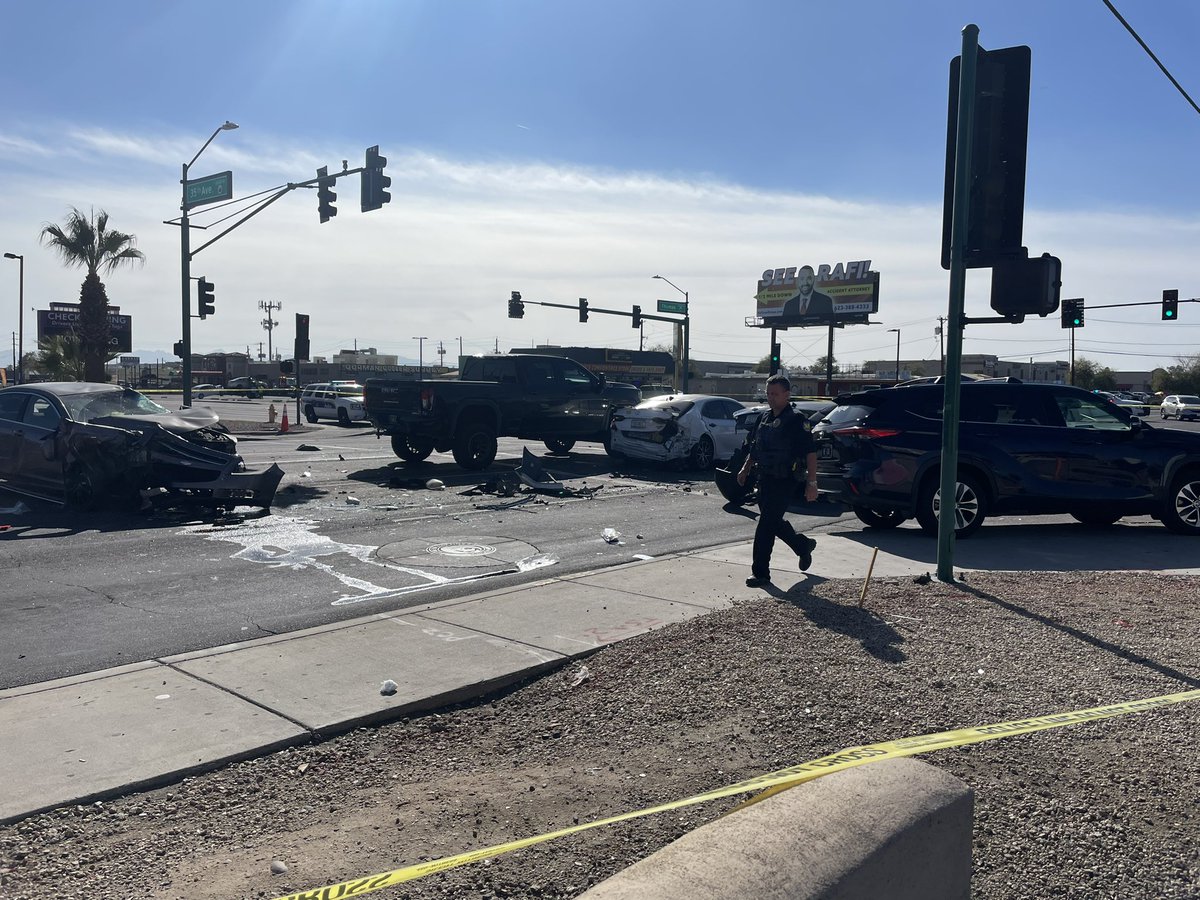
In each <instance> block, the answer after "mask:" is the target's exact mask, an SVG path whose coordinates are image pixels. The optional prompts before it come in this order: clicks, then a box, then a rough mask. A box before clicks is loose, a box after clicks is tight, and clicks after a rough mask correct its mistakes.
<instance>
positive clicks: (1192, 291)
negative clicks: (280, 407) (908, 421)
mask: <svg viewBox="0 0 1200 900" xmlns="http://www.w3.org/2000/svg"><path fill="white" fill-rule="evenodd" d="M1117 6H1118V8H1119V9H1121V11H1122V13H1123V14H1124V15H1125V16H1126V18H1127V19H1128V20H1129V21H1130V22H1131V24H1132V25H1133V26H1134V27H1135V28H1137V29H1138V31H1139V32H1140V33H1141V35H1142V37H1143V38H1144V39H1145V40H1146V41H1147V43H1148V44H1149V45H1150V46H1151V47H1152V48H1153V49H1154V51H1155V52H1156V53H1157V54H1158V55H1159V57H1160V58H1161V59H1162V60H1163V61H1164V62H1165V64H1166V65H1167V66H1168V67H1169V68H1170V69H1171V70H1172V72H1173V74H1174V75H1175V76H1176V78H1178V79H1179V81H1180V82H1181V83H1182V84H1183V85H1184V87H1185V88H1186V89H1188V90H1189V91H1190V92H1191V93H1192V94H1193V96H1198V97H1200V61H1197V59H1196V56H1195V53H1194V49H1193V48H1194V44H1195V41H1196V38H1197V36H1198V34H1200V6H1197V5H1196V4H1195V3H1192V2H1187V0H1161V2H1155V3H1145V2H1141V3H1135V2H1134V0H1120V2H1117ZM5 20H6V21H5V25H6V29H5V30H6V40H5V45H6V53H5V54H4V56H3V58H0V84H2V85H3V88H4V89H3V90H0V177H2V178H3V183H4V184H5V185H6V188H5V196H4V200H3V202H2V203H0V245H2V246H0V249H3V250H5V251H8V252H16V253H23V254H25V256H26V260H25V296H26V302H25V307H26V317H25V318H26V321H25V329H26V331H25V346H26V348H27V349H28V348H30V347H31V346H32V345H33V343H34V337H35V335H34V329H33V324H32V315H31V314H30V311H29V310H30V308H32V307H43V306H44V305H45V303H46V302H49V301H50V300H73V299H75V298H76V296H77V293H78V285H79V282H80V281H81V274H80V273H78V272H76V271H70V270H65V269H63V268H62V266H61V265H60V264H59V263H58V262H57V260H56V259H55V257H53V255H52V254H51V253H50V252H49V251H48V250H46V249H44V248H42V247H40V246H39V245H38V240H37V238H38V233H39V230H40V228H41V226H42V225H43V224H44V223H46V222H51V221H54V222H59V221H62V219H63V217H64V214H65V212H66V210H67V208H68V207H69V206H71V205H75V206H79V207H80V208H83V209H88V208H92V207H95V208H104V209H106V210H107V211H108V212H109V214H110V216H111V220H112V224H113V225H114V226H115V227H117V228H120V229H121V230H125V231H129V232H132V233H134V234H136V235H137V237H138V246H139V247H140V248H141V249H142V250H143V251H144V252H145V253H146V254H147V262H146V265H145V266H144V267H142V268H134V269H128V270H124V271H120V272H117V273H114V274H113V275H111V276H109V277H107V278H106V284H107V286H108V291H109V296H110V299H111V300H112V302H113V303H116V304H118V305H120V306H121V308H122V311H123V312H128V313H130V314H132V315H133V316H134V343H135V345H136V346H137V347H138V348H146V349H164V350H165V349H167V348H169V347H170V345H171V344H172V342H173V341H174V340H176V339H177V338H178V336H179V327H180V326H179V318H180V302H179V296H178V295H179V289H178V278H179V249H178V237H179V236H178V229H177V228H175V227H172V226H168V225H164V224H162V223H163V220H165V219H169V218H171V217H173V216H174V215H176V214H177V212H178V206H179V197H178V191H179V185H178V180H179V171H180V165H181V163H183V162H185V161H187V160H188V159H190V158H191V156H192V155H193V154H194V153H195V152H196V150H198V149H199V148H200V146H201V144H203V142H204V140H205V139H206V138H207V137H208V135H209V134H211V133H212V130H213V129H214V128H215V127H216V126H218V125H219V124H220V123H221V122H223V121H225V120H226V119H231V120H233V121H235V122H237V123H239V124H240V125H241V128H240V129H239V130H237V131H233V132H228V133H222V134H221V135H219V136H218V138H217V139H216V140H215V141H214V142H213V144H212V145H211V146H210V147H209V148H208V149H207V150H206V151H205V153H204V155H203V156H202V157H201V159H200V161H198V162H197V163H196V167H195V168H194V169H193V170H192V174H193V175H203V174H207V173H209V172H215V171H220V170H223V169H226V168H228V169H232V170H233V171H234V184H235V188H236V193H237V194H238V195H239V196H245V195H247V194H250V193H254V192H256V191H259V190H264V189H266V188H270V187H273V186H276V185H280V184H282V183H286V182H288V181H301V180H304V179H307V178H311V177H313V175H314V174H315V169H316V167H317V166H320V165H329V166H330V167H331V168H332V169H335V170H336V169H338V168H340V162H341V160H343V159H346V160H348V161H349V164H350V165H351V166H357V165H361V162H362V154H363V150H364V148H365V147H367V146H369V145H372V144H379V145H380V147H381V151H382V152H383V153H384V155H386V156H387V157H388V158H389V165H388V174H389V175H390V176H391V177H392V179H393V183H392V189H391V190H392V197H393V200H392V203H391V204H389V205H388V206H385V207H384V208H383V209H382V210H378V211H374V212H370V213H360V212H359V210H358V202H357V199H358V198H357V193H358V183H357V179H356V178H347V179H343V180H341V181H339V183H338V188H337V189H338V192H339V195H340V196H339V201H338V208H339V215H338V217H337V218H336V219H334V220H333V221H331V222H328V223H325V224H319V223H318V220H317V213H316V198H315V196H314V195H313V192H310V191H294V192H292V193H291V194H289V195H288V196H287V197H285V198H283V199H282V200H281V201H279V202H278V203H277V204H275V205H274V206H272V207H271V208H270V209H269V210H267V211H266V212H264V213H262V214H261V215H260V216H258V217H257V218H255V219H253V220H252V221H251V222H249V223H248V224H246V225H244V226H242V227H241V228H240V229H239V230H237V231H235V232H233V233H232V234H231V235H229V236H228V237H226V238H224V239H222V240H221V241H220V242H219V243H217V244H215V245H214V246H213V247H212V248H210V249H208V250H205V251H204V252H202V253H201V254H200V255H198V256H197V257H196V259H195V261H194V262H193V270H192V271H193V274H195V275H206V276H207V277H208V278H209V279H210V280H212V281H213V282H214V283H215V284H216V286H217V289H216V290H217V308H218V312H217V315H216V316H215V317H214V318H211V319H209V320H206V321H204V322H200V321H196V320H194V321H193V326H194V327H193V336H194V345H195V346H196V348H197V349H200V350H205V349H225V350H245V349H246V347H247V346H248V345H249V346H250V347H251V349H252V351H253V352H257V349H258V342H259V341H260V340H265V337H266V335H265V332H264V331H263V329H262V328H261V327H260V320H261V318H262V314H261V313H260V312H259V310H258V309H257V304H258V301H259V300H264V299H266V300H274V301H282V302H283V303H284V309H283V313H282V315H281V317H280V318H281V320H282V323H283V324H282V325H281V328H280V329H279V330H277V331H276V333H275V334H276V338H277V339H278V340H279V341H282V342H283V343H284V344H285V345H286V344H287V343H289V342H290V339H291V322H292V313H294V312H307V313H309V314H310V315H311V316H312V323H313V325H312V330H313V348H314V352H316V353H322V354H327V353H332V352H334V351H336V350H337V349H338V348H339V347H343V346H351V345H352V344H353V342H354V341H357V342H358V345H359V346H376V347H378V348H380V349H381V350H386V351H389V352H396V353H399V354H401V355H403V356H407V357H415V355H416V342H415V341H414V340H412V338H413V337H414V336H416V335H425V336H427V337H429V338H430V341H431V342H432V345H433V346H436V344H437V342H438V341H443V342H444V343H445V346H446V347H447V348H448V349H450V348H454V349H455V350H456V349H457V342H458V340H459V338H461V339H462V341H463V346H464V348H465V349H466V350H467V352H479V351H483V350H486V349H490V348H491V347H492V346H493V345H494V343H495V342H498V343H499V344H500V346H501V347H507V346H526V345H529V344H532V343H541V342H553V343H558V344H593V345H609V346H618V347H636V346H637V332H636V331H634V330H632V329H630V328H629V327H628V320H626V319H618V318H616V317H604V316H599V315H593V316H592V317H591V321H590V322H589V323H588V324H587V325H581V324H579V323H578V322H577V321H576V319H575V316H574V315H573V314H572V313H569V312H566V311H561V310H551V309H543V308H538V307H534V306H529V307H527V309H526V316H525V318H524V319H523V320H520V321H514V320H510V319H508V318H507V317H506V301H507V297H508V292H509V291H510V290H521V291H522V293H523V295H524V296H525V298H526V299H536V300H550V301H556V302H574V300H575V299H576V298H577V297H581V296H586V297H588V298H589V300H590V301H591V304H592V306H593V307H606V308H617V309H628V308H629V307H630V305H632V304H634V303H638V304H640V305H641V306H642V307H643V309H647V310H648V309H650V308H651V307H652V306H653V304H654V300H655V299H656V298H659V297H662V298H673V297H676V296H677V295H675V294H674V292H673V291H671V290H670V289H669V288H668V287H667V286H666V285H664V284H663V283H662V282H660V281H652V280H651V279H650V276H651V275H653V274H656V273H661V274H663V275H665V276H667V277H668V278H670V279H671V281H673V282H674V283H675V284H677V285H679V286H680V287H682V288H684V289H686V290H687V291H688V292H689V294H690V298H691V300H692V312H693V320H694V329H693V339H692V350H693V355H694V356H696V357H701V358H722V359H747V360H752V359H758V358H759V357H761V356H762V355H764V354H765V352H766V349H767V342H768V341H767V333H766V332H763V331H759V330H755V329H749V328H746V327H745V326H744V324H743V320H744V318H745V317H746V316H749V315H752V314H753V312H754V301H753V293H754V284H755V281H756V279H757V277H758V275H759V273H761V272H762V270H763V269H765V268H771V267H782V266H792V265H803V264H805V263H811V264H818V263H823V262H824V263H836V262H838V261H849V260H857V259H871V260H873V263H874V268H875V269H877V270H878V271H879V272H880V274H881V303H880V311H879V314H878V316H877V320H878V322H879V324H878V325H871V326H860V327H852V328H846V329H844V330H843V331H839V333H838V335H837V344H836V347H835V355H836V356H837V357H838V359H839V360H841V361H845V362H857V361H861V360H863V359H879V358H883V359H889V358H891V357H892V356H893V355H894V353H895V334H894V333H889V332H888V330H887V329H888V328H896V327H899V328H901V340H902V354H903V356H904V357H905V358H922V357H927V358H936V356H937V352H938V351H937V340H936V338H935V337H934V336H933V326H934V324H935V320H936V318H937V316H939V315H944V314H945V312H946V294H947V277H946V273H945V272H944V271H943V270H942V269H941V268H940V266H939V265H938V254H939V246H938V241H939V237H940V227H941V195H942V172H943V166H944V152H945V120H946V102H947V100H946V90H947V85H946V82H947V70H948V66H949V61H950V59H951V57H953V56H955V55H956V54H957V53H958V52H959V49H960V46H961V29H962V27H963V26H964V25H965V24H967V23H968V22H974V23H975V24H977V25H978V26H979V27H980V32H981V34H980V42H981V44H982V45H983V46H984V47H987V48H998V47H1004V46H1010V45H1014V44H1028V45H1029V46H1030V47H1031V48H1032V53H1033V79H1032V80H1033V87H1032V92H1031V112H1030V141H1029V162H1028V179H1027V187H1026V227H1025V243H1026V244H1027V246H1029V248H1030V251H1031V252H1032V253H1033V254H1035V255H1036V254H1040V253H1041V252H1043V251H1049V252H1052V253H1054V254H1055V255H1057V256H1059V257H1060V258H1061V259H1062V260H1063V276H1064V278H1063V280H1064V285H1063V296H1064V297H1075V296H1083V297H1085V298H1087V300H1088V303H1089V305H1095V304H1101V303H1117V302H1131V301H1135V300H1156V299H1157V298H1158V297H1159V296H1161V291H1162V289H1163V288H1169V287H1174V288H1178V289H1179V290H1180V294H1181V296H1182V297H1185V298H1187V297H1193V296H1200V284H1197V277H1196V276H1197V274H1198V272H1197V268H1198V267H1197V262H1196V260H1197V258H1198V257H1197V253H1196V246H1197V243H1198V238H1200V213H1198V212H1197V210H1198V209H1200V203H1198V201H1200V180H1198V179H1197V178H1196V175H1195V171H1194V169H1195V158H1196V148H1197V143H1198V139H1200V115H1197V114H1196V113H1195V111H1194V110H1192V109H1191V108H1190V107H1189V106H1188V104H1187V102H1186V101H1185V100H1184V98H1183V97H1181V96H1180V95H1179V94H1178V93H1177V92H1176V91H1175V89H1174V88H1173V87H1172V86H1171V85H1170V83H1169V82H1168V81H1167V80H1166V78H1165V77H1164V76H1163V75H1162V74H1161V73H1160V72H1159V71H1158V69H1157V68H1156V67H1155V66H1154V64H1153V62H1152V61H1151V60H1150V59H1149V58H1148V57H1147V56H1146V55H1145V53H1144V52H1143V51H1142V50H1141V48H1140V47H1138V46H1137V44H1136V43H1135V42H1134V40H1133V39H1132V37H1130V36H1129V35H1128V34H1127V33H1126V31H1125V30H1124V28H1122V27H1121V25H1120V23H1118V22H1117V20H1116V19H1115V18H1114V17H1113V16H1112V14H1111V13H1110V12H1109V11H1108V9H1107V8H1106V7H1105V6H1104V4H1103V3H1102V2H1100V0H1041V2H1025V0H990V2H921V3H911V4H903V3H896V2H894V0H870V2H867V0H862V2H856V0H844V2H841V3H836V4H835V3H828V2H820V3H818V2H805V0H793V2H765V0H763V2H755V0H748V2H742V3H738V4H732V3H716V2H707V0H699V2H697V0H692V2H686V3H685V2H646V0H642V2H626V0H616V2H609V3H605V4H583V3H575V2H548V0H543V2H533V0H508V2H498V0H497V2H445V0H438V2H372V0H363V2H343V3H333V2H304V0H301V2H295V0H292V2H271V0H255V2H251V3H236V4H235V3H228V2H223V0H216V2H208V3H205V4H192V5H185V4H177V3H165V2H153V3H151V2H125V3H121V4H119V5H118V6H116V7H104V6H98V5H96V4H92V3H83V2H68V3H66V4H58V5H47V4H16V3H12V4H7V8H6V16H5ZM196 213H197V217H196V221H197V222H198V223H200V224H209V223H211V222H212V221H213V220H214V219H215V218H216V215H215V214H213V213H211V212H210V213H207V214H204V213H203V211H202V209H198V210H197V211H196ZM211 233H212V232H211V231H210V232H197V234H196V236H195V237H194V240H193V243H196V242H198V241H201V240H203V235H205V234H209V235H211ZM4 262H5V263H6V264H7V266H8V267H10V268H0V329H2V330H0V335H2V336H3V338H4V340H3V341H0V345H3V346H4V347H7V346H8V345H9V344H10V343H11V341H10V340H9V337H8V336H9V334H10V333H11V332H12V331H13V330H15V329H16V324H17V323H16V321H15V320H16V309H17V306H18V303H17V301H16V286H17V277H16V275H17V273H16V271H15V270H16V265H15V263H13V262H12V261H10V260H4ZM968 291H969V294H968V313H969V314H972V315H987V314H989V313H990V310H989V309H988V306H987V291H988V276H987V274H986V273H984V272H972V273H971V274H970V276H969V279H968ZM966 335H967V336H966V341H965V344H964V352H967V353H994V354H996V355H999V356H1001V357H1003V358H1009V359H1024V358H1029V357H1031V356H1032V357H1033V358H1035V359H1039V360H1051V359H1065V358H1066V357H1067V355H1068V354H1067V346H1068V342H1067V333H1066V332H1064V331H1063V330H1062V329H1061V328H1060V327H1059V323H1058V318H1057V316H1051V317H1049V318H1047V319H1045V320H1036V321H1030V322H1027V323H1026V324H1024V325H1021V326H999V325H994V326H971V327H969V328H968V329H967V332H966ZM646 338H647V342H648V343H658V342H663V341H666V340H669V330H668V329H667V328H666V327H665V326H651V327H648V329H647V335H646ZM1077 339H1078V346H1077V353H1078V355H1081V356H1086V357H1088V358H1092V359H1097V360H1099V361H1101V362H1103V363H1105V364H1107V365H1111V366H1112V367H1114V368H1117V369H1142V368H1150V367H1152V366H1153V365H1156V364H1164V363H1165V364H1170V363H1172V362H1174V361H1175V359H1176V358H1177V357H1179V356H1182V355H1190V354H1193V353H1196V352H1197V343H1198V339H1200V304H1195V305H1192V304H1184V305H1183V307H1182V308H1181V313H1180V321H1179V322H1178V323H1173V324H1165V323H1161V322H1160V320H1159V315H1158V309H1157V308H1156V307H1145V308H1138V307H1134V308H1126V309H1112V310H1100V309H1095V310H1093V311H1092V312H1091V313H1090V314H1089V315H1088V317H1087V326H1086V327H1085V328H1084V329H1083V330H1082V331H1080V332H1079V333H1078V334H1077ZM784 345H785V346H784V357H785V361H788V362H794V363H797V364H805V363H807V362H810V361H811V360H812V359H813V358H815V357H816V356H819V355H821V354H822V353H823V352H824V349H825V334H824V332H822V331H820V330H817V329H809V330H807V331H800V330H792V331H790V332H788V333H787V334H786V335H784ZM429 347H430V343H427V344H426V358H427V359H428V358H429V355H430V350H429ZM3 358H5V354H4V353H3V352H2V351H0V359H3Z"/></svg>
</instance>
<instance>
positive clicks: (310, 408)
mask: <svg viewBox="0 0 1200 900" xmlns="http://www.w3.org/2000/svg"><path fill="white" fill-rule="evenodd" d="M300 408H301V409H302V410H303V411H304V417H305V418H306V419H308V421H310V422H319V421H320V420H321V419H336V420H337V423H338V424H339V425H341V426H343V427H347V426H349V425H350V424H351V423H352V422H361V421H362V420H363V419H365V418H366V417H367V413H366V409H365V408H364V407H363V388H362V385H360V384H355V383H352V382H344V381H343V382H339V383H337V384H334V383H333V382H321V383H318V384H308V385H305V386H304V390H303V392H301V394H300Z"/></svg>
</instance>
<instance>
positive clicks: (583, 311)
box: [579, 297, 588, 322]
mask: <svg viewBox="0 0 1200 900" xmlns="http://www.w3.org/2000/svg"><path fill="white" fill-rule="evenodd" d="M587 317H588V304H587V298H586V297H580V298H579V321H580V322H586V321H587Z"/></svg>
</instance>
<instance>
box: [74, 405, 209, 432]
mask: <svg viewBox="0 0 1200 900" xmlns="http://www.w3.org/2000/svg"><path fill="white" fill-rule="evenodd" d="M219 418H220V417H219V416H218V415H217V414H216V413H215V412H213V411H212V410H207V409H193V410H188V411H187V412H186V413H184V412H180V413H171V414H170V415H167V416H164V415H154V414H153V413H147V414H145V415H119V416H99V417H97V418H95V419H92V420H91V421H90V422H89V424H91V425H108V426H110V427H112V428H127V429H136V430H138V431H142V430H144V429H145V428H146V427H147V426H154V425H157V426H159V427H161V428H165V429H166V430H167V431H169V432H171V433H172V434H187V433H188V432H190V431H196V430H198V429H200V428H211V427H212V426H214V425H216V424H217V421H218V420H219ZM221 430H222V431H224V430H225V429H224V426H221Z"/></svg>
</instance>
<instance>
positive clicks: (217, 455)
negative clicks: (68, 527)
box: [60, 415, 283, 508]
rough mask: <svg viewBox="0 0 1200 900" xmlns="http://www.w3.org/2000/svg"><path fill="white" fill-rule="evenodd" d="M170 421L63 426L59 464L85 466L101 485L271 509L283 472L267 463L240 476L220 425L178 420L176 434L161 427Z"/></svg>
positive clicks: (125, 419) (113, 419) (123, 419)
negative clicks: (182, 430)
mask: <svg viewBox="0 0 1200 900" xmlns="http://www.w3.org/2000/svg"><path fill="white" fill-rule="evenodd" d="M169 418H176V417H166V416H154V415H149V416H104V417H100V418H96V419H93V420H92V421H90V422H87V423H80V422H64V423H63V424H62V426H61V428H60V432H61V438H62V441H63V449H64V451H65V454H66V459H65V461H64V462H65V464H66V466H67V467H68V468H69V467H70V466H72V465H77V464H78V465H83V466H86V467H87V468H88V469H89V470H90V471H91V472H93V473H94V474H95V475H96V476H97V478H98V479H99V481H100V482H101V483H107V484H113V485H117V484H123V485H126V486H127V487H129V488H166V489H168V490H171V491H176V492H183V493H184V494H186V495H196V496H203V497H209V498H212V499H213V500H240V501H241V502H242V503H245V504H248V505H252V506H262V507H264V508H265V507H269V506H270V505H271V501H272V500H273V499H274V497H275V490H276V488H277V487H278V486H279V481H280V480H281V479H282V477H283V470H282V469H280V468H279V467H278V466H277V465H272V466H271V467H270V468H269V469H267V470H266V471H264V472H257V473H250V472H245V471H244V468H245V467H244V465H243V463H242V458H241V457H240V456H238V455H237V452H236V449H235V444H234V441H236V438H234V437H233V436H232V435H229V434H227V433H224V428H223V426H220V425H218V426H216V427H215V428H213V427H199V428H198V427H197V426H196V423H195V420H193V419H191V418H190V417H189V418H188V419H186V420H183V421H184V422H185V423H186V428H185V433H184V434H182V435H181V434H177V433H175V432H173V431H171V430H168V429H167V428H166V427H165V426H164V422H163V420H164V419H169ZM213 418H214V419H215V416H214V417H213ZM196 492H202V493H201V494H197V493H196Z"/></svg>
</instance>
